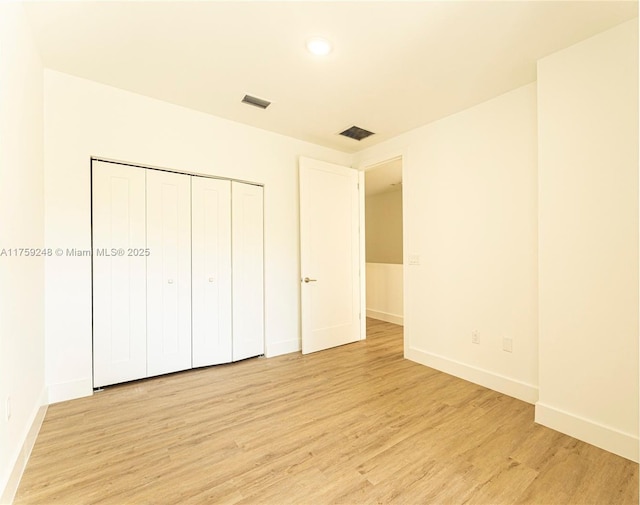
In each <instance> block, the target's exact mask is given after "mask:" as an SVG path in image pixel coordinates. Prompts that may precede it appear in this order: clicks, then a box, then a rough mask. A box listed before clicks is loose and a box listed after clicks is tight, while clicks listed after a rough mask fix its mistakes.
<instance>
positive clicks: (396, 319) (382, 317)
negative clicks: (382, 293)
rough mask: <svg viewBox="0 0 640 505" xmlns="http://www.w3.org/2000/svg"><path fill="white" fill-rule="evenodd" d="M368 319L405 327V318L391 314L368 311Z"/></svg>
mask: <svg viewBox="0 0 640 505" xmlns="http://www.w3.org/2000/svg"><path fill="white" fill-rule="evenodd" d="M367 317H370V318H372V319H378V320H379V321H386V322H387V323H393V324H399V325H400V326H404V317H402V316H399V315H397V314H389V313H388V312H381V311H379V310H373V309H367Z"/></svg>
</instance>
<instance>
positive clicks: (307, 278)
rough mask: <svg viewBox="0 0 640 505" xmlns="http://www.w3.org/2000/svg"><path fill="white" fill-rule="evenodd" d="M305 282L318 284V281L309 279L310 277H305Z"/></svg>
mask: <svg viewBox="0 0 640 505" xmlns="http://www.w3.org/2000/svg"><path fill="white" fill-rule="evenodd" d="M302 280H303V281H304V282H306V283H309V282H318V279H309V277H305V278H304V279H302Z"/></svg>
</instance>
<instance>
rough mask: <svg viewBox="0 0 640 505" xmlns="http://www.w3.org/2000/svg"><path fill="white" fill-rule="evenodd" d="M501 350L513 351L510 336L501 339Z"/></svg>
mask: <svg viewBox="0 0 640 505" xmlns="http://www.w3.org/2000/svg"><path fill="white" fill-rule="evenodd" d="M502 350H503V351H505V352H513V339H512V338H510V337H504V338H503V339H502Z"/></svg>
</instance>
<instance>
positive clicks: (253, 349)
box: [91, 157, 265, 389]
mask: <svg viewBox="0 0 640 505" xmlns="http://www.w3.org/2000/svg"><path fill="white" fill-rule="evenodd" d="M101 163H104V164H109V165H115V166H118V167H120V168H121V169H122V170H124V171H126V170H130V169H138V170H145V172H144V174H145V201H144V202H142V206H143V207H144V210H145V214H144V216H143V224H142V226H143V228H144V227H146V224H145V223H146V192H147V185H146V175H147V174H148V173H149V172H148V171H154V172H155V171H160V172H168V173H172V174H179V175H184V176H188V177H189V178H190V181H192V180H193V179H192V178H193V177H198V178H203V179H213V180H221V181H228V182H229V184H230V185H231V186H233V184H234V183H239V184H244V185H248V186H255V187H258V188H260V192H261V193H262V194H261V206H262V207H261V212H262V220H263V221H262V223H263V224H262V230H261V233H262V250H261V257H260V260H259V263H260V269H259V271H260V273H261V278H260V279H259V281H260V282H261V285H262V288H261V291H262V297H261V304H260V307H259V314H256V319H257V323H258V324H257V325H254V326H255V327H256V328H257V329H258V331H259V333H256V334H254V335H253V343H250V344H249V346H248V347H249V348H250V349H249V352H248V353H247V352H246V351H240V348H241V347H244V348H245V349H247V345H244V346H242V345H235V346H234V344H233V343H232V356H231V361H238V360H241V359H245V358H247V357H253V356H259V355H264V349H265V332H264V313H265V312H264V310H265V309H264V184H262V183H256V182H251V181H244V180H239V179H231V178H226V177H219V176H212V175H204V174H197V173H189V172H182V171H176V170H168V169H166V168H161V167H154V166H149V165H142V164H136V163H129V162H123V161H119V160H112V159H107V158H101V157H92V158H91V172H92V177H91V195H92V201H91V216H92V224H91V237H92V250H93V251H94V255H93V256H92V279H91V282H92V325H93V332H92V342H93V354H92V356H93V387H94V389H100V388H101V387H102V386H107V385H112V384H118V383H122V382H128V381H132V380H138V379H144V378H147V377H151V376H153V375H158V374H163V373H170V372H168V371H167V372H164V371H162V372H159V373H153V372H152V371H149V365H148V331H149V330H148V327H147V324H148V315H147V312H148V311H147V300H146V295H147V290H148V289H149V286H148V283H147V282H146V281H145V278H146V271H147V268H146V262H147V258H146V257H144V256H137V257H135V260H134V261H135V262H137V263H141V264H142V262H144V267H143V268H142V269H141V270H140V272H142V279H143V283H144V286H145V287H144V292H145V299H144V301H143V309H142V310H139V307H138V308H137V309H136V313H137V314H140V313H141V314H142V315H143V316H144V326H143V327H144V340H143V341H142V340H139V341H138V343H137V345H136V346H134V347H135V351H136V353H137V356H138V360H139V361H140V359H141V358H140V356H141V355H142V356H143V358H142V359H143V360H144V372H142V367H141V365H140V363H138V370H137V371H136V372H135V373H131V372H130V373H128V374H127V375H126V376H115V375H114V374H107V375H105V374H103V373H102V372H100V373H101V374H102V377H97V376H96V360H98V361H99V360H100V358H99V357H98V358H97V357H96V351H98V352H99V350H100V348H101V346H100V344H98V345H96V329H98V331H100V315H99V314H97V311H98V312H99V310H100V309H99V308H96V305H97V303H96V302H98V303H99V302H100V295H97V293H96V273H97V272H96V271H97V270H99V267H97V265H96V258H95V251H96V249H97V248H100V247H101V245H100V244H101V243H102V242H100V240H95V233H94V232H95V229H94V228H95V227H94V198H95V196H94V187H95V180H94V174H93V171H94V167H95V166H97V164H101ZM231 193H232V194H233V190H231ZM231 205H232V208H233V199H232V202H231ZM231 219H232V221H231V223H232V224H233V215H232V216H231ZM191 226H192V223H191V222H190V231H191ZM232 234H233V232H232ZM237 239H238V235H237V233H236V240H237ZM132 247H135V248H138V249H140V248H144V249H147V250H149V248H148V247H147V242H146V233H145V240H144V244H137V243H136V244H132ZM149 254H152V252H151V251H150V250H149ZM232 255H233V239H232ZM236 256H237V253H236ZM234 270H238V269H237V268H235V269H234V268H233V263H232V276H233V272H234ZM238 278H239V272H236V275H235V276H234V277H232V281H233V279H236V282H237V279H238ZM164 280H165V281H167V282H168V279H164ZM190 289H191V287H190ZM232 290H233V288H232ZM231 298H232V307H231V311H230V319H231V321H232V323H231V324H232V338H235V334H234V333H233V332H234V329H235V328H233V326H234V325H235V326H241V323H240V320H239V317H240V314H241V312H240V311H238V310H234V308H233V305H234V303H233V301H235V303H236V304H237V303H239V302H240V300H239V298H238V296H236V297H234V296H233V293H232V294H231ZM192 306H193V304H192V303H190V310H192ZM137 328H138V332H140V328H141V326H140V325H138V326H137ZM192 338H193V335H192ZM141 342H142V343H141ZM192 342H193V341H192ZM102 348H104V346H102ZM192 350H193V344H192ZM195 362H197V360H196V361H194V360H193V356H191V363H190V365H189V366H187V368H192V367H197V366H207V365H196V364H194V363H195ZM214 364H215V363H214ZM98 375H100V374H98Z"/></svg>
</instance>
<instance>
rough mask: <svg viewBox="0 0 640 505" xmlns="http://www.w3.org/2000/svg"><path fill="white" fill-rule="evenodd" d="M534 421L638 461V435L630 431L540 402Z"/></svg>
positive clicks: (537, 404) (537, 405)
mask: <svg viewBox="0 0 640 505" xmlns="http://www.w3.org/2000/svg"><path fill="white" fill-rule="evenodd" d="M536 423H538V424H542V425H543V426H546V427H547V428H551V429H553V430H556V431H559V432H561V433H564V434H565V435H569V436H571V437H573V438H577V439H579V440H582V441H583V442H587V443H589V444H591V445H595V446H596V447H600V448H601V449H604V450H605V451H609V452H612V453H614V454H617V455H618V456H622V457H623V458H627V459H630V460H631V461H635V462H636V463H638V456H639V454H638V452H639V451H638V437H637V436H634V435H631V434H630V433H624V432H622V431H619V430H617V429H615V428H612V427H610V426H605V425H602V424H599V423H597V422H594V421H592V420H590V419H585V418H583V417H580V416H576V415H574V414H571V413H569V412H565V411H563V410H561V409H557V408H554V407H551V406H549V405H545V404H544V403H541V402H538V403H536Z"/></svg>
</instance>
